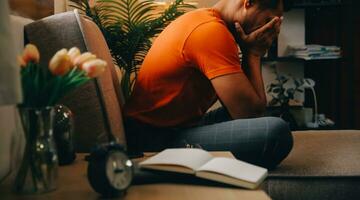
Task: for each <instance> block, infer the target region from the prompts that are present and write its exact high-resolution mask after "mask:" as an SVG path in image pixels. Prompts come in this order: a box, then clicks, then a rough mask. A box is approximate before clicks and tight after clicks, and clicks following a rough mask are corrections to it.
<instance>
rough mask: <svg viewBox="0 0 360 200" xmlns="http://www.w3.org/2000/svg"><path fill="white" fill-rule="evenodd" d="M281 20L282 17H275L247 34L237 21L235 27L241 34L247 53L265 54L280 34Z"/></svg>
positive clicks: (241, 41)
mask: <svg viewBox="0 0 360 200" xmlns="http://www.w3.org/2000/svg"><path fill="white" fill-rule="evenodd" d="M281 22H282V19H281V18H279V17H274V18H273V19H272V20H271V21H270V22H268V23H267V24H265V25H264V26H262V27H260V28H258V29H257V30H255V31H253V32H251V33H249V34H246V33H245V32H244V30H243V29H242V27H241V26H240V24H239V23H238V22H236V23H235V28H236V31H237V32H238V35H239V39H240V43H241V44H240V47H241V50H242V51H243V52H244V53H246V54H252V55H255V56H260V57H261V56H263V55H264V54H265V53H266V52H267V50H268V49H269V48H270V46H271V44H272V42H273V40H274V39H275V38H276V37H277V36H278V35H279V32H280V26H281Z"/></svg>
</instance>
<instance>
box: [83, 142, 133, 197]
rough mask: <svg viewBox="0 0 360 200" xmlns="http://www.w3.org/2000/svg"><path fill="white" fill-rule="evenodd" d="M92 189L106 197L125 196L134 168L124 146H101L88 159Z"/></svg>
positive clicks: (88, 174) (113, 143)
mask: <svg viewBox="0 0 360 200" xmlns="http://www.w3.org/2000/svg"><path fill="white" fill-rule="evenodd" d="M87 161H88V162H89V164H88V173H87V176H88V180H89V182H90V185H91V187H92V188H93V189H94V190H95V191H96V192H98V193H100V194H102V195H103V196H105V197H114V196H120V195H123V194H125V192H126V189H127V188H128V187H129V186H130V184H131V181H132V179H133V173H134V167H133V163H132V161H131V160H130V159H129V158H128V156H127V155H126V153H125V150H124V148H123V146H122V145H120V144H117V143H115V142H111V143H108V144H103V145H99V146H98V147H96V148H95V149H94V150H93V151H92V152H91V154H90V156H88V157H87Z"/></svg>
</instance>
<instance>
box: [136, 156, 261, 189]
mask: <svg viewBox="0 0 360 200" xmlns="http://www.w3.org/2000/svg"><path fill="white" fill-rule="evenodd" d="M139 166H140V167H141V168H145V169H152V170H163V171H171V172H178V173H187V174H194V175H195V176H197V177H201V178H204V179H209V180H213V181H218V182H222V183H227V184H231V185H235V186H240V187H244V188H249V189H255V188H257V187H258V186H259V184H260V183H261V182H262V181H263V180H264V179H265V178H266V176H267V169H265V168H262V167H258V166H255V165H252V164H249V163H246V162H243V161H240V160H236V159H234V158H224V157H213V156H212V155H211V154H210V153H209V152H207V151H204V150H202V149H166V150H164V151H162V152H160V153H158V154H156V155H155V156H153V157H151V158H149V159H147V160H145V161H143V162H140V163H139Z"/></svg>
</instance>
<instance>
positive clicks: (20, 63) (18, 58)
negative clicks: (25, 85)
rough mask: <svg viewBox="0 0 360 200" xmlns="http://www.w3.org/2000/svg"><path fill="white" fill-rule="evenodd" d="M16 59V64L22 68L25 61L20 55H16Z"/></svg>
mask: <svg viewBox="0 0 360 200" xmlns="http://www.w3.org/2000/svg"><path fill="white" fill-rule="evenodd" d="M16 59H17V63H18V65H19V66H20V67H22V68H23V67H26V62H25V60H24V59H23V57H22V56H17V57H16Z"/></svg>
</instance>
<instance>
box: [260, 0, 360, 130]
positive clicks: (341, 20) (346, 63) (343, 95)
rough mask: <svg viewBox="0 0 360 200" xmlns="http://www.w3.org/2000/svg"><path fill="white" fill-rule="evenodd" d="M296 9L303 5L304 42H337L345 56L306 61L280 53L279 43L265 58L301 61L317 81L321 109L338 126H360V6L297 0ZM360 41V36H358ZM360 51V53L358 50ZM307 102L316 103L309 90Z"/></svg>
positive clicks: (349, 1)
mask: <svg viewBox="0 0 360 200" xmlns="http://www.w3.org/2000/svg"><path fill="white" fill-rule="evenodd" d="M294 2H295V5H294V9H304V15H305V21H304V26H305V44H321V45H336V46H340V47H341V49H342V54H343V58H341V59H327V60H311V61H305V60H302V59H298V58H289V57H278V56H277V53H276V52H277V44H274V45H273V46H272V48H271V51H272V52H270V54H269V55H270V57H268V58H264V59H263V62H269V61H276V62H287V63H291V62H293V63H295V62H296V63H302V64H303V66H304V77H307V78H312V79H313V80H315V81H316V86H315V90H316V92H317V98H318V99H317V100H318V106H319V113H324V114H325V115H326V116H327V117H329V118H331V119H333V120H334V121H335V122H336V124H337V126H336V128H339V129H350V128H356V127H360V115H359V114H357V110H359V109H358V107H359V106H357V104H356V99H358V100H360V95H359V94H357V93H356V91H359V89H358V86H357V85H356V83H355V81H356V80H360V77H358V76H359V75H356V72H359V71H360V70H359V65H358V64H357V63H359V61H358V60H359V58H357V56H356V55H354V50H355V49H356V48H357V49H358V48H359V46H360V45H359V43H354V39H355V38H357V37H359V36H356V31H357V32H359V28H357V25H356V22H355V23H354V21H355V20H358V19H359V14H358V12H359V10H357V9H356V8H355V7H354V5H355V4H356V5H357V4H358V2H356V1H352V0H304V1H299V0H298V1H296V0H295V1H294ZM357 41H359V40H357ZM359 55H360V54H359ZM305 99H306V101H305V106H306V107H312V105H314V102H313V98H312V96H310V94H307V93H305Z"/></svg>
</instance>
